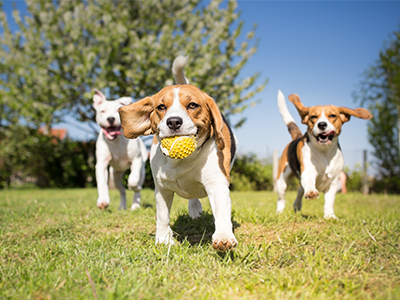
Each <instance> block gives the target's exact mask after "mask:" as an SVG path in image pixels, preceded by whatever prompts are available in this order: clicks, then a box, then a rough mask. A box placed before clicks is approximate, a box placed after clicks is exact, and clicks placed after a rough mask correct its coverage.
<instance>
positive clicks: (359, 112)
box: [338, 107, 372, 123]
mask: <svg viewBox="0 0 400 300" xmlns="http://www.w3.org/2000/svg"><path fill="white" fill-rule="evenodd" d="M338 109H339V112H340V118H341V119H342V122H343V123H345V122H348V121H350V117H351V116H355V117H356V118H360V119H364V120H369V119H371V118H372V115H371V113H370V112H369V111H368V110H366V109H365V108H355V109H351V108H347V107H338Z"/></svg>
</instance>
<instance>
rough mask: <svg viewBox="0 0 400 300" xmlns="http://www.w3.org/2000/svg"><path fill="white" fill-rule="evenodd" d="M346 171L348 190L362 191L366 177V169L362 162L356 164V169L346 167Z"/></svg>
mask: <svg viewBox="0 0 400 300" xmlns="http://www.w3.org/2000/svg"><path fill="white" fill-rule="evenodd" d="M344 172H345V173H346V176H347V180H346V187H347V191H348V192H361V189H362V186H363V179H364V170H363V169H362V167H361V165H360V164H356V165H355V167H354V169H353V170H351V169H350V168H349V167H347V166H346V167H345V168H344Z"/></svg>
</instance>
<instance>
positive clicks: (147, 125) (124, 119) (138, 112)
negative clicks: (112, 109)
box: [118, 97, 154, 139]
mask: <svg viewBox="0 0 400 300" xmlns="http://www.w3.org/2000/svg"><path fill="white" fill-rule="evenodd" d="M153 111H154V108H153V98H152V97H146V98H144V99H142V100H139V101H137V102H135V103H132V104H130V105H126V106H121V107H120V108H119V109H118V112H119V115H120V117H121V126H122V129H123V130H124V136H125V137H127V138H128V139H134V138H137V137H138V136H141V135H149V134H153V133H154V132H153V129H152V128H151V120H150V117H151V114H152V113H153Z"/></svg>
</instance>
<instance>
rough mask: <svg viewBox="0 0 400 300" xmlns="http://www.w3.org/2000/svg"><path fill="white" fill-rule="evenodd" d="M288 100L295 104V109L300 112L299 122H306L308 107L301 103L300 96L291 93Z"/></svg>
mask: <svg viewBox="0 0 400 300" xmlns="http://www.w3.org/2000/svg"><path fill="white" fill-rule="evenodd" d="M288 98H289V100H290V102H292V103H293V104H294V106H296V108H297V111H298V112H299V114H300V117H301V123H303V124H307V122H308V111H309V110H310V109H309V108H308V107H305V106H304V105H303V103H302V102H301V100H300V97H299V96H298V95H296V94H292V95H290V96H289V97H288Z"/></svg>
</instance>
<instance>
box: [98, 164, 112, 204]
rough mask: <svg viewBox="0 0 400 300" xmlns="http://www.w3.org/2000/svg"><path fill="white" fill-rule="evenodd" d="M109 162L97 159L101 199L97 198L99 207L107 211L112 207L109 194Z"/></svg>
mask: <svg viewBox="0 0 400 300" xmlns="http://www.w3.org/2000/svg"><path fill="white" fill-rule="evenodd" d="M108 162H109V161H102V160H100V159H99V158H97V163H96V181H97V191H98V193H99V197H98V198H97V207H98V208H100V209H106V208H107V207H108V206H109V205H110V196H109V194H108V171H107V166H108Z"/></svg>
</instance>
